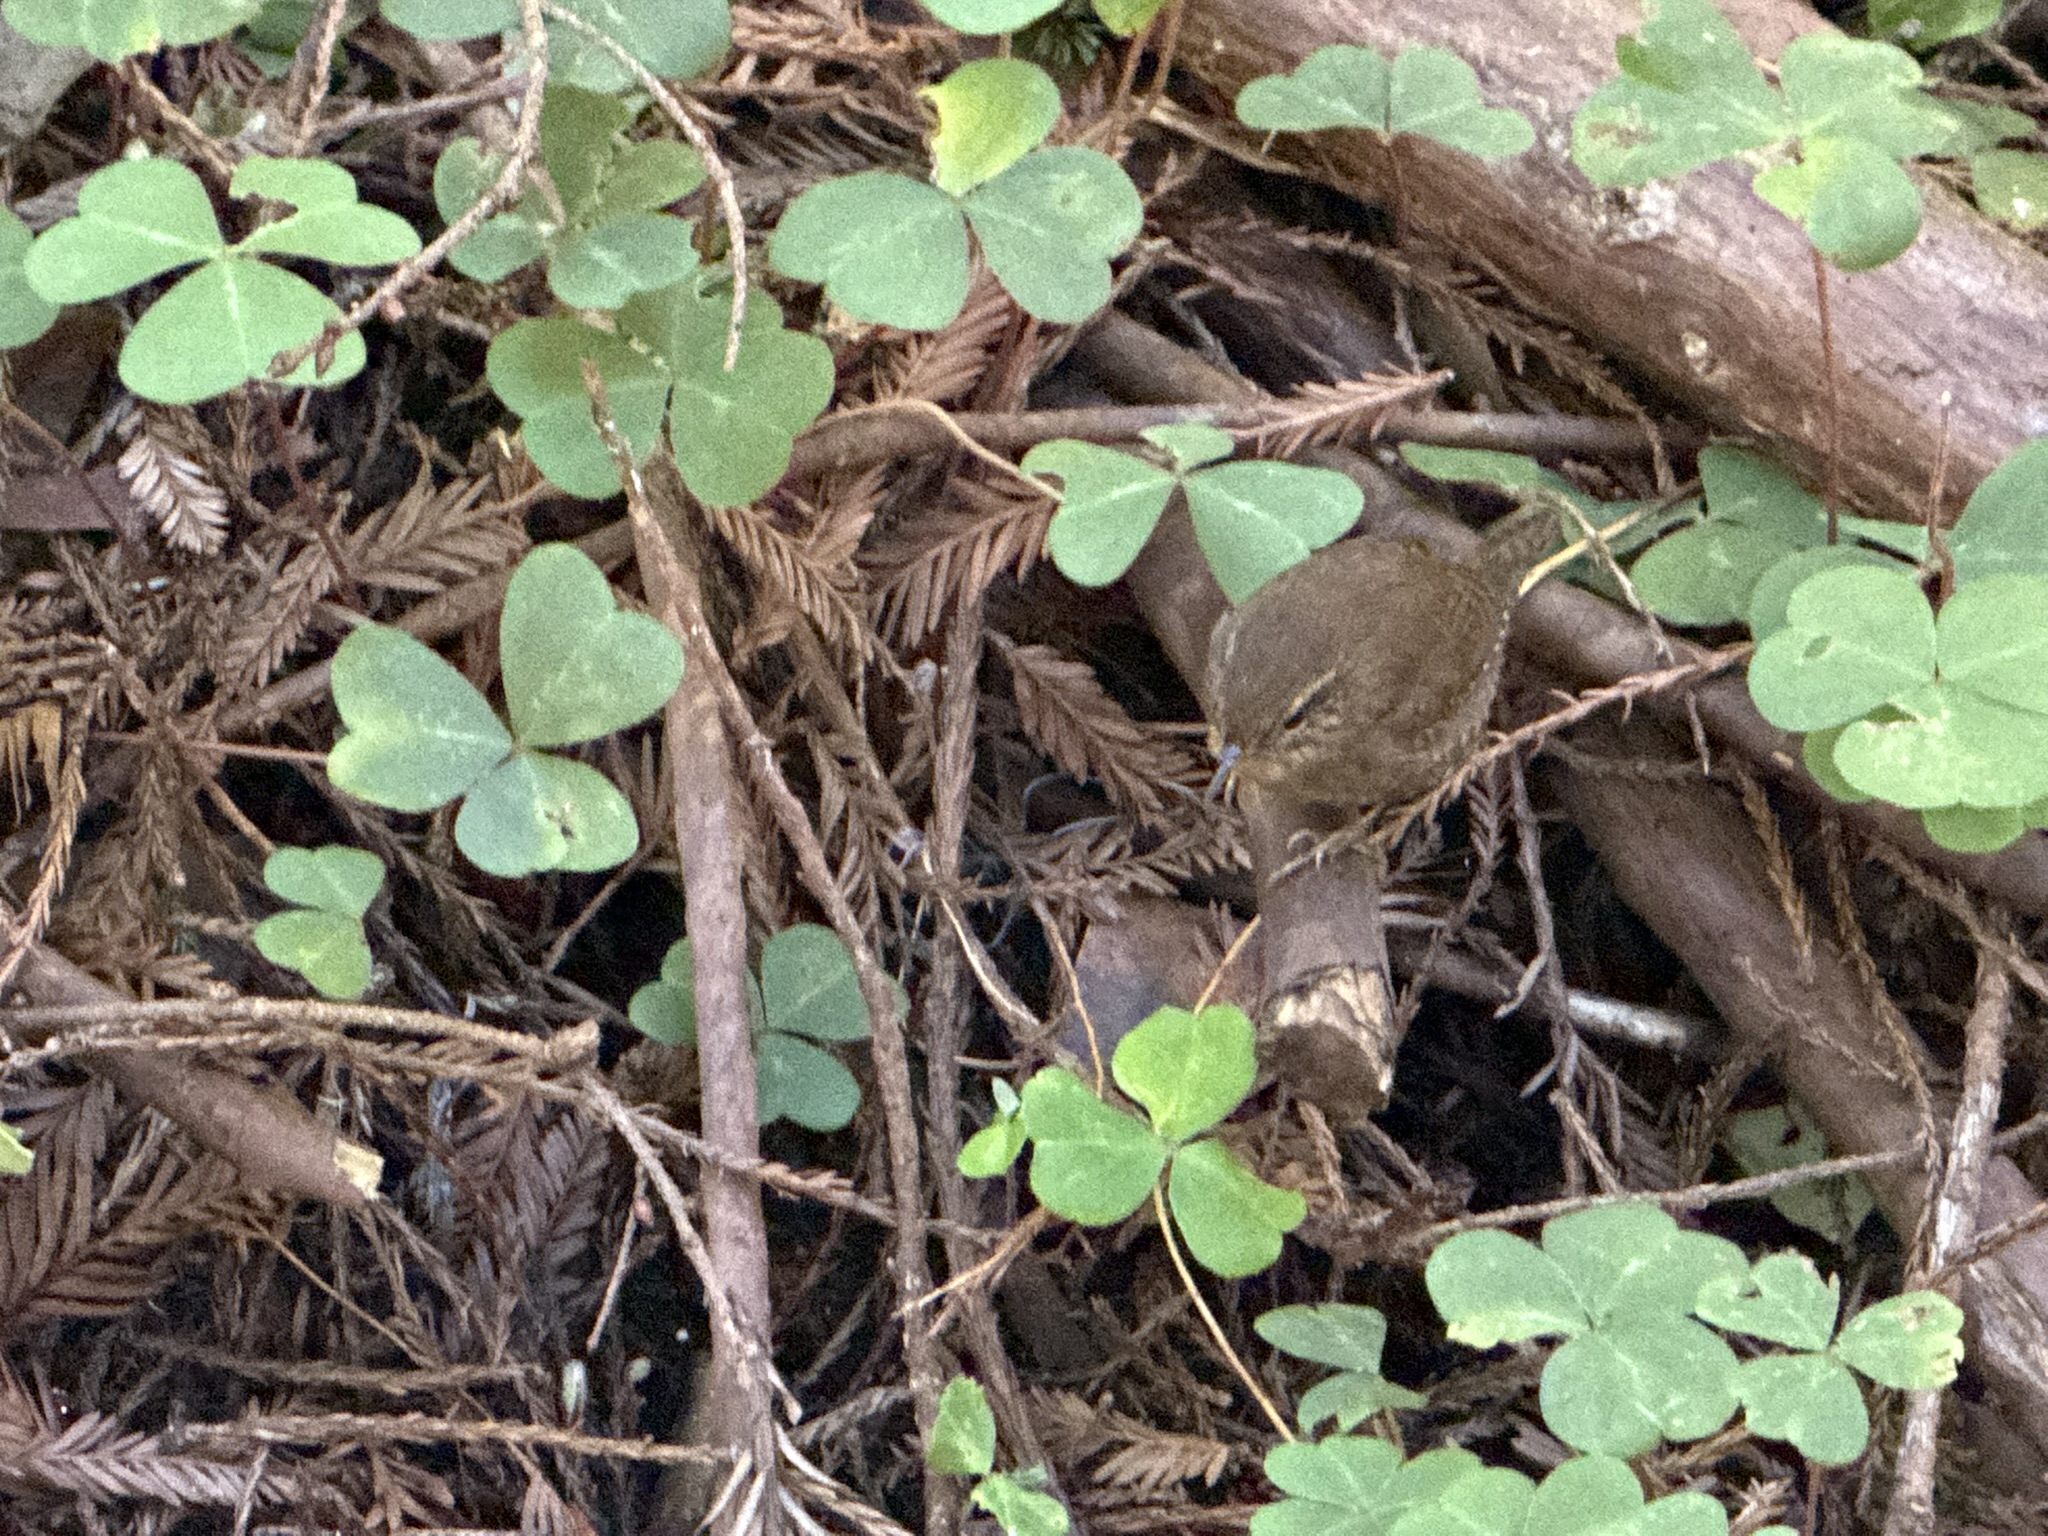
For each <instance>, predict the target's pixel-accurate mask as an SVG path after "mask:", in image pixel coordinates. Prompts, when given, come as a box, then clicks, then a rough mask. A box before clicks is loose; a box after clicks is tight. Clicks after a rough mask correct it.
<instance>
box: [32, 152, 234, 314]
mask: <svg viewBox="0 0 2048 1536" xmlns="http://www.w3.org/2000/svg"><path fill="white" fill-rule="evenodd" d="M226 250H227V245H226V243H225V242H224V241H223V240H222V239H221V235H220V226H219V225H218V224H217V223H215V222H214V217H213V203H212V201H211V200H210V199H209V198H208V197H207V195H206V187H205V184H204V183H202V182H201V181H200V179H199V178H198V177H197V176H196V175H194V174H193V173H192V172H191V171H190V170H189V169H188V168H186V167H185V166H182V165H180V164H178V163H177V161H175V160H159V159H148V160H117V161H115V162H114V163H113V164H112V165H109V166H106V167H104V168H102V169H100V170H98V171H95V172H94V173H93V174H92V175H90V176H88V177H87V178H86V179H85V184H84V185H83V186H81V187H80V188H79V189H78V214H77V216H76V217H75V218H69V219H65V220H63V221H61V222H60V223H57V224H54V225H52V226H51V227H50V228H49V229H46V230H44V231H43V233H42V235H41V236H40V237H38V239H37V240H36V243H35V244H34V245H33V246H32V247H31V248H30V249H29V253H28V256H27V257H26V258H25V260H24V261H23V268H24V270H25V271H26V272H27V274H28V280H29V284H30V286H31V287H33V288H34V289H35V291H36V292H37V293H39V294H41V295H42V296H43V297H44V298H45V299H48V300H51V301H52V302H53V303H58V304H79V303H83V302H85V301H86V300H89V299H103V298H106V297H107V296H108V295H109V294H115V293H119V292H120V291H121V290H122V289H124V288H132V287H134V286H135V285H136V284H137V283H144V282H147V281H149V279H151V278H152V277H156V276H158V275H159V274H161V273H164V272H169V271H171V270H173V269H174V268H177V267H183V266H190V265H191V264H192V263H193V262H198V261H210V260H212V259H213V258H215V257H217V256H220V255H222V254H224V253H225V252H226Z"/></svg>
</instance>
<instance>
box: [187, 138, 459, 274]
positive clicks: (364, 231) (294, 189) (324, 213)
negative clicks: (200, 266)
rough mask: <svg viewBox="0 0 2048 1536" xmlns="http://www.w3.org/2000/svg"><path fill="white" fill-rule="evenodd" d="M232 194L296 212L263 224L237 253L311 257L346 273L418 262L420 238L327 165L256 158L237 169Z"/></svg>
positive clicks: (349, 178) (350, 178)
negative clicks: (282, 205) (361, 198)
mask: <svg viewBox="0 0 2048 1536" xmlns="http://www.w3.org/2000/svg"><path fill="white" fill-rule="evenodd" d="M228 191H229V192H230V193H231V194H232V195H233V196H235V197H261V198H267V199H269V200H271V201H273V202H280V203H289V204H291V205H292V209H293V211H292V212H291V213H288V214H286V215H285V216H284V217H283V218H281V219H273V220H271V221H270V222H269V223H267V224H259V225H258V226H257V227H256V229H255V230H254V231H253V232H252V233H251V234H250V236H249V238H248V239H246V240H244V241H242V242H241V244H239V245H237V246H236V247H235V249H236V250H237V251H267V252H270V253H272V254H274V255H279V256H310V257H312V258H313V259H314V260H315V261H328V262H333V263H334V264H336V265H337V266H344V267H380V266H386V265H388V264H390V263H392V262H399V261H404V260H406V259H407V258H408V257H412V256H417V255H418V254H419V251H420V237H419V235H418V234H417V233H416V232H415V231H414V229H413V227H412V226H411V225H410V224H408V223H406V222H405V220H404V219H401V218H400V217H399V216H398V215H397V214H395V213H393V212H392V211H391V210H390V209H389V208H379V207H376V206H375V205H374V204H370V203H364V202H360V201H358V200H357V197H356V181H355V178H354V177H353V176H351V175H349V173H348V172H347V171H345V170H343V169H342V168H341V167H340V166H338V165H334V164H332V163H330V162H329V161H326V160H277V159H273V158H271V157H270V156H268V155H251V156H250V157H249V158H248V159H246V160H244V161H243V162H242V163H241V164H240V165H238V166H236V167H235V175H234V180H232V181H231V182H229V183H228Z"/></svg>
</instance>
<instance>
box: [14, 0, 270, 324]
mask: <svg viewBox="0 0 2048 1536" xmlns="http://www.w3.org/2000/svg"><path fill="white" fill-rule="evenodd" d="M261 8H262V3H261V0H94V3H91V4H82V3H80V0H7V24H8V25H9V26H11V27H13V28H14V29H15V30H16V31H17V32H19V33H20V34H21V35H22V36H23V37H25V38H27V39H29V41H31V42H36V43H41V44H42V45H43V46H44V47H46V48H83V49H85V50H86V51H87V52H88V53H90V54H91V55H92V56H93V57H94V58H96V59H98V60H99V61H100V62H101V63H103V64H118V63H119V62H120V61H121V60H122V59H124V58H126V57H128V56H129V55H130V54H134V53H154V52H156V51H157V49H159V48H161V47H163V46H164V45H165V44H166V43H168V44H170V45H171V46H172V47H183V46H185V45H186V44H188V43H204V42H209V41H211V40H212V39H214V38H216V37H225V36H226V35H227V34H228V33H230V32H232V31H233V30H234V29H235V28H236V27H238V26H240V25H241V24H242V23H243V22H245V21H247V20H248V19H249V18H250V17H252V16H254V15H255V14H256V12H257V11H258V10H260V9H261ZM122 286H124V287H125V286H127V285H126V284H123V285H122Z"/></svg>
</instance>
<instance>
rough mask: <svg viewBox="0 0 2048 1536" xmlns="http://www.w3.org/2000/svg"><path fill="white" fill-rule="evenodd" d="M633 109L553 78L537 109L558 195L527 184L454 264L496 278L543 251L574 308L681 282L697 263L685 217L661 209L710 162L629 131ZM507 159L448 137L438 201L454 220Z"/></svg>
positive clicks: (458, 251)
mask: <svg viewBox="0 0 2048 1536" xmlns="http://www.w3.org/2000/svg"><path fill="white" fill-rule="evenodd" d="M632 120H633V112H632V109H631V108H629V107H628V106H627V105H626V104H625V103H624V102H622V101H620V100H619V99H618V98H617V97H615V96H601V95H596V94H593V93H592V92H589V91H582V90H577V89H576V88H575V87H573V86H568V85H557V84H554V83H552V82H551V83H550V84H549V87H548V91H547V96H546V99H545V100H544V101H543V103H542V105H541V125H540V144H541V162H542V164H543V165H544V166H545V167H546V169H547V172H548V179H549V180H550V182H551V183H552V184H553V188H554V193H555V196H556V198H557V199H559V212H557V205H556V204H555V203H553V202H551V201H550V200H549V199H548V198H547V197H546V196H544V195H543V194H542V193H540V192H529V193H528V194H527V195H526V196H525V197H524V198H522V199H521V200H520V202H519V204H518V206H517V207H514V208H511V209H509V210H507V211H505V212H503V213H500V214H497V215H495V216H494V217H492V218H490V219H488V220H486V221H485V223H484V225H483V227H482V228H481V229H479V230H478V231H477V232H476V233H475V234H474V235H472V236H470V238H469V239H467V240H465V241H463V242H462V244H461V245H459V246H457V247H456V248H455V252H454V254H453V255H452V256H451V258H450V263H451V265H453V266H454V267H455V269H456V270H457V271H458V272H461V273H463V274H464V275H466V276H469V277H473V278H476V279H477V280H478V281H479V282H496V281H498V280H499V279H500V278H503V277H505V276H506V275H508V274H509V273H511V272H514V271H516V270H518V269H519V268H520V267H523V266H525V265H526V264H527V263H528V262H529V261H532V260H534V259H535V258H536V257H538V256H541V255H543V254H545V255H546V256H547V258H548V286H549V287H550V288H551V289H552V290H553V292H554V294H555V297H556V298H558V299H560V300H561V301H562V302H563V303H564V304H568V305H571V306H572V307H575V308H578V309H617V308H618V307H619V306H620V305H622V304H624V303H625V302H626V301H627V299H629V298H631V297H632V296H633V295H634V294H636V293H644V292H648V291H650V290H653V289H656V288H665V287H667V286H669V285H670V284H671V283H677V282H681V281H682V280H683V279H684V278H686V277H688V276H690V275H691V274H692V273H693V272H694V271H695V270H696V267H697V253H696V251H695V249H694V248H693V247H692V246H691V243H690V225H689V223H688V221H686V220H683V219H678V218H674V217H672V216H670V215H669V214H666V213H662V212H658V211H657V210H659V209H663V208H666V207H667V206H668V205H669V204H670V203H673V202H675V201H676V200H677V199H678V198H681V197H684V196H687V195H688V194H689V193H690V192H691V191H693V190H694V189H695V188H696V187H697V186H698V184H699V183H701V182H702V181H703V179H704V165H703V162H702V161H701V160H699V159H698V158H697V155H696V153H695V152H694V151H692V150H691V149H690V148H688V147H687V146H686V145H682V144H678V143H675V142H673V141H671V140H667V139H655V140H650V141H648V142H646V143H633V142H630V141H628V140H627V139H626V138H625V137H624V134H625V131H626V129H627V128H628V127H629V126H630V125H631V123H632ZM503 165H504V159H503V157H502V156H486V155H485V154H484V153H483V151H482V149H481V148H480V146H479V145H478V144H477V141H476V140H474V139H469V138H461V139H455V140H453V141H451V142H450V143H449V145H448V147H447V149H445V150H444V151H442V154H441V158H440V160H439V161H437V162H436V164H435V166H434V203H435V206H436V207H437V208H438V209H439V210H440V213H441V217H442V218H443V219H445V220H448V221H450V222H453V221H454V220H455V219H456V218H457V217H459V216H460V215H461V214H462V213H463V212H465V211H466V210H467V209H468V208H469V207H470V206H471V205H472V204H474V203H475V202H476V201H477V199H478V198H480V197H482V196H483V194H484V192H485V191H486V190H487V189H488V188H489V187H490V186H491V185H492V183H493V182H495V181H496V179H497V176H498V173H499V171H500V170H501V169H502V168H503Z"/></svg>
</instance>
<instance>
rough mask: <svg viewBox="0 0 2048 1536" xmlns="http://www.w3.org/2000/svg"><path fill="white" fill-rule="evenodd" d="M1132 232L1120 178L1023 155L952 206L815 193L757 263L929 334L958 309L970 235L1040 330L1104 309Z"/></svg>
mask: <svg viewBox="0 0 2048 1536" xmlns="http://www.w3.org/2000/svg"><path fill="white" fill-rule="evenodd" d="M955 174H956V176H965V175H967V174H968V173H967V172H966V171H965V170H964V169H958V170H956V172H955ZM1143 220H1144V205H1143V203H1142V202H1141V201H1140V199H1139V197H1138V191H1137V188H1136V187H1134V186H1132V185H1131V179H1130V177H1129V176H1127V175H1126V174H1125V173H1124V170H1123V168H1122V167H1121V166H1119V165H1118V164H1117V163H1116V162H1115V161H1114V160H1112V159H1110V158H1109V157H1108V156H1107V155H1104V154H1102V153H1101V152H1099V151H1097V150H1093V149H1087V148H1083V147H1081V146H1078V145H1067V146H1061V147H1056V148H1051V149H1034V150H1032V151H1031V152H1030V153H1029V154H1026V155H1024V156H1023V157H1022V158H1021V159H1018V160H1017V161H1015V162H1014V163H1013V164H1011V165H1010V166H1009V167H1008V169H1006V170H1004V171H1003V172H1002V173H1001V174H1000V175H997V176H995V177H993V178H992V179H990V180H987V181H983V182H980V183H979V184H977V185H975V186H974V187H973V188H972V190H970V191H968V192H967V193H965V194H964V195H962V196H960V197H957V198H956V197H952V196H949V195H948V194H947V193H945V192H943V191H941V190H940V189H939V188H937V187H935V186H931V185H929V184H927V183H924V182H918V181H912V180H911V179H910V178H909V177H907V176H898V175H895V174H893V173H891V172H887V171H863V172H861V173H860V174H859V175H856V176H842V177H839V178H838V179H836V180H833V181H827V182H823V183H821V184H819V185H818V186H815V187H812V188H810V189H809V190H808V191H806V192H805V193H804V194H803V195H802V196H800V197H798V198H797V199H796V201H795V202H793V203H791V204H790V205H789V208H788V209H787V210H786V211H785V212H784V213H783V215H782V222H781V223H780V224H778V225H777V226H776V228H775V234H774V236H773V238H772V239H771V241H770V242H769V248H768V253H769V259H770V260H771V261H772V262H773V263H774V264H775V266H776V267H777V268H778V269H779V270H780V271H782V272H783V273H784V274H786V275H787V276H790V277H793V278H796V279H798V280H799V281H802V282H812V283H821V284H823V285H824V288H825V295H826V297H827V298H829V299H830V300H831V301H832V302H833V303H834V304H837V305H838V306H839V307H840V308H841V309H843V310H845V311H846V312H847V313H848V314H850V315H852V316H854V317H855V318H856V319H860V320H866V321H870V322H873V323H876V324H880V325H893V326H897V327H899V328H901V329H904V330H937V329H939V328H941V327H943V326H945V325H947V324H948V323H950V322H951V320H952V319H953V317H954V316H955V315H957V314H959V313H960V306H961V305H962V304H963V303H965V302H966V299H967V284H968V276H969V273H968V261H967V256H968V250H967V225H968V224H970V223H971V224H972V225H973V226H974V233H975V235H976V237H977V238H978V239H979V240H980V242H981V248H982V254H983V255H984V256H985V257H987V259H988V264H989V269H990V270H991V271H992V272H994V273H995V275H996V278H997V280H998V281H1000V282H1001V283H1002V285H1003V287H1004V288H1005V289H1007V290H1008V291H1009V294H1010V296H1011V297H1012V298H1014V299H1015V300H1016V301H1017V303H1018V304H1019V305H1020V306H1022V308H1023V309H1024V310H1025V311H1026V312H1027V313H1028V314H1031V315H1033V316H1035V317H1037V318H1038V319H1040V320H1046V321H1051V322H1053V323H1055V324H1067V323H1075V322H1079V321H1081V320H1085V319H1087V318H1088V316H1090V315H1092V314H1094V313H1095V311H1096V310H1098V309H1100V308H1101V307H1102V306H1103V304H1105V303H1106V302H1108V299H1109V284H1110V274H1109V260H1110V258H1111V257H1113V256H1115V255H1117V254H1119V253H1120V252H1122V251H1123V250H1124V249H1125V247H1127V246H1128V245H1129V244H1130V243H1131V241H1132V240H1134V239H1136V238H1137V234H1138V229H1139V227H1140V225H1141V224H1142V223H1143Z"/></svg>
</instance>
